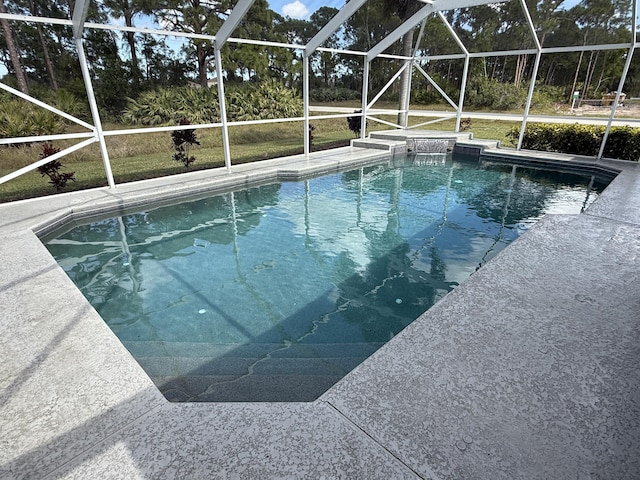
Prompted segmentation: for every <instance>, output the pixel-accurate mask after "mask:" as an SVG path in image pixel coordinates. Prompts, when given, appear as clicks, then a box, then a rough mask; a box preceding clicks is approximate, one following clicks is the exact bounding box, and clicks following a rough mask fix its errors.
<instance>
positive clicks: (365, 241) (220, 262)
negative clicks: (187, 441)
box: [45, 156, 602, 401]
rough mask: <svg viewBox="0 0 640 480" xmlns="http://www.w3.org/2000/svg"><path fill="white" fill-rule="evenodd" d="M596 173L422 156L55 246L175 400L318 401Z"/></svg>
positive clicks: (60, 240)
mask: <svg viewBox="0 0 640 480" xmlns="http://www.w3.org/2000/svg"><path fill="white" fill-rule="evenodd" d="M601 188H602V185H599V184H598V183H597V182H594V179H593V178H589V177H579V176H576V175H568V174H559V173H554V172H548V171H542V170H533V169H527V168H523V167H513V166H510V165H502V164H481V163H479V162H478V161H477V160H476V161H457V160H453V159H451V158H449V157H448V158H446V159H445V158H444V157H437V156H436V157H417V158H407V159H403V160H395V161H389V162H386V163H384V164H378V165H374V166H370V167H366V168H360V169H357V170H352V171H348V172H343V173H338V174H333V175H329V176H324V177H319V178H313V179H310V180H306V181H301V182H285V183H277V184H271V185H263V186H259V187H255V188H250V189H246V190H242V191H236V192H233V193H226V194H221V195H216V196H211V197H209V198H204V199H199V200H192V201H186V202H183V203H180V204H175V205H170V206H162V207H158V208H147V209H146V210H144V211H141V212H138V213H132V214H129V215H124V216H119V217H113V218H105V219H102V220H99V221H92V222H91V223H88V224H85V225H77V226H75V227H74V228H72V229H71V230H68V231H66V232H62V233H58V234H56V235H55V237H54V238H49V239H46V240H45V244H46V246H47V248H48V249H49V251H50V252H51V253H52V254H53V256H54V257H55V258H56V259H57V261H58V262H59V264H60V265H61V266H62V267H63V268H64V269H65V271H66V272H67V274H68V275H69V277H70V278H71V279H72V280H73V281H74V282H75V283H76V285H77V286H78V288H80V290H81V291H82V292H83V294H84V295H85V296H86V297H87V299H88V300H89V301H90V302H91V304H92V305H93V306H94V307H95V308H96V310H97V311H98V312H99V313H100V315H101V316H102V318H103V319H104V320H105V322H106V323H107V324H108V325H109V326H110V327H111V329H112V330H113V332H114V333H115V334H116V335H117V336H118V338H119V339H120V340H121V341H122V343H123V344H124V345H125V346H126V348H127V349H128V350H129V351H130V352H131V354H132V355H133V356H134V357H135V358H136V360H137V361H138V362H139V363H140V365H141V366H142V367H143V368H144V369H145V371H146V372H147V374H148V375H149V376H150V377H151V378H152V379H153V381H154V382H155V383H156V385H157V386H158V387H159V388H160V390H161V391H162V393H163V394H164V395H165V396H166V397H167V398H168V399H169V400H171V401H311V400H314V399H316V398H317V397H318V396H319V395H321V394H322V393H323V392H324V391H326V390H327V389H328V388H329V387H330V386H331V385H333V384H334V383H335V382H336V381H338V380H339V379H340V378H342V377H343V376H344V375H345V374H347V373H348V372H349V371H350V370H352V369H353V368H354V367H356V366H357V365H358V364H359V363H361V362H362V361H363V360H364V359H366V358H367V357H368V356H369V355H371V354H372V353H373V352H375V351H376V350H377V349H378V348H380V346H382V345H383V344H384V343H385V342H387V341H389V339H391V338H393V336H394V335H396V334H397V333H398V332H400V331H401V330H402V329H403V328H404V327H405V326H407V325H408V324H410V323H411V322H412V321H413V320H415V319H416V318H417V317H418V316H420V315H421V314H422V313H423V312H425V311H426V310H428V309H429V308H430V307H431V306H432V305H433V304H434V303H435V302H436V301H438V299H440V298H442V297H443V296H444V295H446V294H447V292H449V291H450V290H451V289H453V288H455V286H456V285H458V284H459V283H460V282H462V281H464V280H465V279H466V278H467V277H469V275H471V274H472V273H473V272H474V271H476V270H477V269H478V268H480V267H481V266H482V265H483V264H484V263H486V262H487V261H489V260H490V259H491V258H492V257H493V256H495V255H496V254H497V253H498V252H499V251H500V250H502V249H503V248H504V247H506V246H507V245H508V244H509V243H510V242H511V241H513V240H515V239H516V238H517V237H518V236H519V235H520V234H522V233H523V232H524V231H526V230H527V229H528V228H529V227H530V226H531V225H533V224H534V223H535V222H536V221H537V220H538V219H539V218H540V217H541V216H542V215H544V214H546V213H576V214H577V213H580V212H581V211H582V210H584V208H586V207H587V206H588V205H589V204H590V203H591V202H592V201H593V200H595V199H596V198H597V196H598V192H599V191H600V190H601Z"/></svg>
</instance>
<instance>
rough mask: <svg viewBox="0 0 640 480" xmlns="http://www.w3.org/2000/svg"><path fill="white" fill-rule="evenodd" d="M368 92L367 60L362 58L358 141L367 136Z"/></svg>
mask: <svg viewBox="0 0 640 480" xmlns="http://www.w3.org/2000/svg"><path fill="white" fill-rule="evenodd" d="M368 92H369V59H368V58H367V57H364V70H363V72H362V120H361V125H360V139H362V140H364V139H365V137H366V135H367V96H368V94H369V93H368Z"/></svg>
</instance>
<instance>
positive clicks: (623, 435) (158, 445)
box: [0, 131, 640, 480]
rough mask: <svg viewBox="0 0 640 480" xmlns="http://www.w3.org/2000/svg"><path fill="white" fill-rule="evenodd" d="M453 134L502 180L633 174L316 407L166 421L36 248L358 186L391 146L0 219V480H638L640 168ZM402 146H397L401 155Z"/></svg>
mask: <svg viewBox="0 0 640 480" xmlns="http://www.w3.org/2000/svg"><path fill="white" fill-rule="evenodd" d="M409 134H410V135H411V136H412V137H416V136H430V135H432V136H433V138H441V137H442V136H443V133H442V132H426V131H413V132H409ZM378 135H384V133H375V134H372V136H371V141H373V142H376V143H378V144H384V143H385V141H384V139H381V137H379V136H378ZM449 135H450V136H451V137H452V138H456V139H457V140H456V143H455V146H454V149H455V150H456V152H459V153H466V154H469V155H481V156H482V157H484V158H490V159H492V161H500V158H506V157H508V160H505V161H508V162H510V163H513V162H528V163H533V164H536V163H545V162H549V163H552V164H554V165H555V166H561V167H562V168H567V169H570V168H572V166H573V165H580V166H581V168H582V167H583V168H588V169H593V171H594V172H598V173H602V174H603V175H609V176H615V175H616V174H617V173H620V174H619V175H618V176H617V177H616V178H615V180H614V181H613V182H612V183H611V184H610V186H609V187H608V188H607V189H606V190H605V192H604V193H603V194H602V195H601V196H600V197H599V198H598V200H597V201H596V202H595V203H594V204H593V205H592V206H591V207H590V209H589V211H588V212H586V213H585V214H583V215H577V216H567V215H552V216H550V218H549V219H545V220H543V221H542V222H540V223H539V224H537V225H536V226H535V227H534V228H533V229H532V230H530V231H529V232H527V234H526V235H524V236H523V237H521V239H519V240H518V241H517V242H515V243H514V244H513V245H512V246H510V247H509V248H508V249H506V250H505V251H504V252H503V254H501V256H500V257H498V258H496V259H494V260H495V261H492V262H490V263H489V264H488V265H487V267H486V268H484V269H482V270H480V271H479V272H477V273H476V274H474V275H472V277H470V279H469V280H467V281H466V282H465V283H464V284H462V285H461V286H460V287H458V288H457V289H456V290H454V292H452V293H453V294H450V295H448V296H446V297H445V298H443V299H442V300H441V301H440V302H439V303H438V304H437V305H436V307H435V308H433V309H432V310H430V311H429V312H427V313H426V314H425V315H423V316H421V317H420V319H418V320H417V321H416V322H415V323H414V324H412V326H410V327H409V331H407V332H402V333H401V334H399V335H397V336H396V337H395V338H394V339H393V341H391V342H389V343H388V344H387V345H385V346H384V347H383V348H381V349H380V350H379V351H378V352H376V354H374V356H372V357H371V358H369V359H368V360H367V361H366V362H364V363H363V364H361V365H360V366H359V367H358V368H356V370H354V371H353V372H351V373H350V374H349V375H347V376H346V377H345V378H343V379H342V380H341V381H340V382H339V383H338V384H337V385H336V386H334V387H332V388H331V389H330V390H329V392H327V393H326V394H325V395H323V397H321V398H320V399H319V400H317V401H315V402H311V403H286V404H273V403H256V404H243V403H237V404H236V403H227V404H175V403H169V402H167V401H166V399H164V397H162V395H161V394H160V393H159V392H158V391H157V389H155V387H154V386H153V384H152V382H151V380H149V378H148V376H146V375H145V374H144V372H143V371H142V369H141V368H140V367H139V366H138V365H137V364H136V363H135V361H134V360H133V358H132V357H131V356H130V355H129V354H128V352H126V350H125V348H124V347H123V346H122V344H121V343H119V342H117V341H116V339H115V338H114V336H113V334H112V333H111V332H110V331H109V329H108V327H107V326H106V325H104V322H103V321H102V319H101V318H100V317H98V316H97V314H96V312H95V311H94V310H92V309H91V308H90V307H87V305H86V300H85V299H84V298H83V297H82V295H81V294H80V292H78V291H77V289H75V286H73V284H72V283H71V282H70V280H69V279H68V278H67V277H66V275H65V274H64V272H63V271H62V270H61V269H60V268H59V267H58V266H57V265H56V264H55V261H54V260H53V259H52V258H51V257H50V255H49V254H48V252H46V250H45V248H44V246H43V245H42V243H41V242H40V241H39V240H38V239H37V238H36V236H35V235H34V232H35V233H43V232H45V231H46V230H48V229H50V228H51V226H52V223H54V224H55V223H57V222H60V223H58V225H60V224H61V223H62V222H63V221H67V220H73V219H74V218H79V217H81V216H83V215H92V214H99V213H100V212H103V213H107V212H113V211H120V210H124V209H127V208H129V207H134V208H138V206H139V205H144V204H145V202H152V201H154V200H157V199H158V197H159V196H161V195H162V196H165V198H169V197H173V198H177V197H182V196H184V195H188V194H189V193H197V194H199V193H201V192H204V191H205V190H207V191H211V190H216V191H228V190H226V189H227V188H229V187H227V186H226V182H231V183H232V185H231V188H237V187H238V186H242V185H245V184H246V183H247V182H249V181H251V182H253V181H259V178H260V176H259V175H258V174H254V172H253V171H252V169H255V170H262V176H263V177H265V176H266V177H268V178H267V181H273V180H274V179H277V177H278V175H283V173H284V174H285V175H290V176H297V177H302V178H304V176H305V175H311V174H314V173H315V172H320V171H335V170H336V168H351V167H352V166H353V165H356V166H358V165H363V164H365V163H366V162H371V161H376V160H375V159H376V158H377V159H380V158H381V156H382V155H388V152H390V151H391V148H390V146H387V147H382V146H380V147H378V148H377V149H376V150H373V149H367V148H359V147H357V146H355V145H354V146H353V147H345V148H342V149H336V150H333V151H329V152H314V153H312V154H311V156H310V157H309V159H305V158H304V157H303V156H296V157H289V158H286V159H278V160H277V161H273V162H272V161H265V162H261V164H262V165H261V166H259V167H257V168H255V167H254V166H248V165H237V166H234V169H233V170H234V171H233V172H232V173H231V174H229V173H226V172H215V171H213V172H212V171H207V172H192V173H188V174H183V175H180V176H175V177H171V178H163V179H154V180H147V181H144V182H136V183H132V184H121V185H118V187H117V190H116V191H110V190H106V189H93V190H87V191H81V192H74V193H72V194H61V195H55V196H52V197H47V198H46V199H35V200H30V201H24V202H14V203H13V204H5V205H0V233H2V235H3V243H2V249H3V250H2V254H3V257H4V261H3V268H4V270H3V275H1V276H0V277H1V278H0V291H1V292H2V295H0V308H2V310H3V311H4V312H5V328H4V334H3V339H4V341H5V346H6V348H2V349H0V359H1V360H2V362H1V365H2V369H3V370H2V371H3V375H4V378H5V379H6V382H5V387H4V388H5V390H4V391H3V393H4V394H5V396H4V402H3V403H2V405H0V411H1V412H2V414H3V415H2V419H3V420H2V427H3V439H4V446H5V447H6V448H5V449H4V450H3V453H4V455H3V459H2V462H1V465H0V477H2V478H5V477H6V478H16V479H17V478H68V479H71V478H96V477H105V476H110V477H112V478H166V477H167V476H181V477H182V478H187V477H188V478H206V477H207V476H211V474H212V472H217V473H219V474H220V475H222V476H224V475H235V476H238V477H243V478H249V477H252V478H255V477H260V478H282V477H283V476H292V477H296V476H297V477H301V476H305V477H309V478H321V477H325V478H358V477H359V478H371V479H383V478H384V479H388V478H407V479H419V478H439V479H442V480H444V479H445V478H446V479H453V478H495V479H504V480H507V479H513V478H527V479H532V480H533V479H543V478H576V477H580V478H595V477H597V478H639V475H640V459H639V458H638V456H637V448H638V445H640V428H639V427H638V418H639V417H638V412H639V410H638V404H637V402H635V401H634V400H633V399H634V398H636V397H637V391H638V388H639V386H640V377H639V374H638V370H637V368H636V367H637V364H638V350H637V348H636V345H635V344H633V343H632V342H633V335H630V333H632V332H636V331H637V328H638V327H637V322H638V312H639V311H640V310H639V308H640V304H639V303H638V300H637V299H638V298H639V291H638V285H639V282H638V271H640V270H639V269H640V264H639V263H638V262H639V258H640V257H639V256H638V238H640V214H639V212H640V165H638V164H637V162H625V161H615V160H607V159H604V160H602V161H596V160H594V159H592V158H587V157H577V156H572V155H559V154H550V153H543V152H539V153H538V152H531V151H523V152H517V151H515V150H511V149H505V148H499V145H498V143H497V142H490V141H484V140H476V139H472V138H471V137H470V136H469V135H468V134H455V133H451V134H449ZM406 136H407V132H402V131H398V132H393V133H391V132H389V137H390V138H389V139H388V140H387V141H386V142H387V143H388V144H389V143H391V144H393V145H396V147H397V148H398V149H401V148H402V144H403V143H404V145H405V147H404V148H406ZM394 139H395V140H394ZM354 143H355V142H354ZM385 148H386V149H385ZM320 173H322V172H320ZM285 175H283V177H282V178H285ZM550 245H553V247H554V248H550ZM528 259H533V260H532V261H530V262H529V263H527V264H526V266H527V269H524V270H523V269H522V268H521V267H522V265H523V261H524V262H528ZM497 292H499V293H500V295H497V294H496V293H497ZM563 295H564V296H563ZM35 296H37V298H38V301H34V297H35ZM505 297H508V301H507V300H506V299H505ZM552 301H553V302H552ZM52 312H55V314H52ZM530 326H533V327H534V328H533V329H532V328H529V327H530ZM510 333H513V335H511V336H509V334H510ZM596 333H597V338H596V337H594V335H595V334H596ZM427 347H428V348H427ZM594 365H597V369H594V368H593V366H594ZM474 366H477V368H474ZM472 370H473V371H472ZM475 370H477V371H478V373H477V374H476V376H474V371H475ZM565 373H566V375H565V376H564V377H562V378H560V379H556V376H557V375H560V374H563V375H564V374H565ZM506 374H508V376H505V375H506ZM532 374H537V376H536V377H535V378H532ZM533 380H535V383H532V381H533ZM558 380H562V381H558ZM599 385H602V387H603V388H602V389H600V388H599ZM532 386H533V387H535V388H531V387H532ZM505 387H508V391H506V390H503V388H505ZM605 387H606V388H605ZM633 395H635V396H633ZM41 427H42V428H41ZM45 427H46V428H45ZM612 445H613V446H614V447H615V448H613V447H611V446H612Z"/></svg>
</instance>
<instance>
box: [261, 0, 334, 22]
mask: <svg viewBox="0 0 640 480" xmlns="http://www.w3.org/2000/svg"><path fill="white" fill-rule="evenodd" d="M268 1H269V7H270V8H271V10H273V11H274V12H277V13H279V14H280V15H282V16H284V17H291V18H300V19H304V20H307V19H309V16H310V15H311V14H312V13H313V12H315V11H316V10H317V9H318V8H320V7H333V8H338V9H339V8H342V6H343V5H344V3H345V1H344V0H268Z"/></svg>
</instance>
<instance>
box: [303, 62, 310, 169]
mask: <svg viewBox="0 0 640 480" xmlns="http://www.w3.org/2000/svg"><path fill="white" fill-rule="evenodd" d="M302 103H303V110H304V127H303V128H304V156H305V157H307V158H309V152H310V151H311V138H310V135H311V133H310V131H309V128H310V126H309V56H308V55H307V52H306V51H303V53H302Z"/></svg>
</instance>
